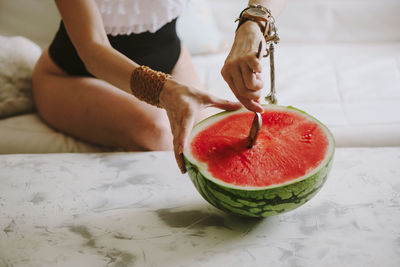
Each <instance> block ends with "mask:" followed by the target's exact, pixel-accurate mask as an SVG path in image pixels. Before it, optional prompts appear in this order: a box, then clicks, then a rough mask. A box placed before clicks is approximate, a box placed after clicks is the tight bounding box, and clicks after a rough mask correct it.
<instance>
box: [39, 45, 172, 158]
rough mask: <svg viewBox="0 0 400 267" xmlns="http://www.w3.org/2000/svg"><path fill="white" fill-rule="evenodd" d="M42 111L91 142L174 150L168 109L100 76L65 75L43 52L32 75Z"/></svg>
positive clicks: (63, 128) (45, 116) (49, 120)
mask: <svg viewBox="0 0 400 267" xmlns="http://www.w3.org/2000/svg"><path fill="white" fill-rule="evenodd" d="M33 89H34V98H35V102H36V106H37V109H38V112H39V114H40V116H41V117H42V118H43V119H44V120H45V121H46V122H47V123H48V124H50V125H51V126H53V127H54V128H56V129H57V130H60V131H62V132H65V133H67V134H70V135H72V136H74V137H77V138H80V139H82V140H85V141H87V142H91V143H95V144H100V145H104V146H108V147H119V148H123V149H125V150H131V151H132V150H170V149H172V134H171V131H170V128H169V123H168V118H167V116H166V114H165V111H164V110H162V109H159V108H156V107H153V106H151V105H149V104H146V103H144V102H141V101H139V100H137V99H136V98H135V97H133V96H132V95H130V94H128V93H126V92H124V91H122V90H120V89H118V88H116V87H114V86H113V85H111V84H109V83H107V82H105V81H102V80H100V79H96V78H91V77H77V76H69V75H67V74H65V73H64V72H63V71H62V70H61V69H60V68H58V67H57V66H56V65H55V64H54V63H53V61H52V60H51V59H50V57H49V55H48V52H47V51H44V53H43V54H42V56H41V58H40V59H39V61H38V63H37V65H36V67H35V70H34V74H33Z"/></svg>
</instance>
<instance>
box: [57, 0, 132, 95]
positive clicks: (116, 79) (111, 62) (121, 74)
mask: <svg viewBox="0 0 400 267" xmlns="http://www.w3.org/2000/svg"><path fill="white" fill-rule="evenodd" d="M55 2H56V5H57V8H58V10H59V12H60V14H61V17H62V19H63V21H64V24H65V28H66V29H67V32H68V35H69V37H70V38H71V41H72V43H73V44H74V46H75V49H76V50H77V52H78V54H79V57H80V58H81V59H82V61H83V62H84V64H85V66H86V68H87V70H88V71H89V72H90V73H92V74H93V75H94V76H96V77H97V78H100V79H102V80H105V81H107V82H109V83H111V84H113V85H114V86H116V87H118V88H120V89H122V90H124V91H126V92H129V93H131V90H130V76H131V74H132V71H133V70H134V69H135V68H137V67H138V64H136V63H135V62H133V61H132V60H130V59H129V58H127V57H126V56H124V55H123V54H121V53H120V52H118V51H117V50H115V49H113V48H112V47H111V45H110V43H109V41H108V38H107V34H106V32H105V30H104V25H103V20H102V18H101V14H100V12H99V10H98V8H97V4H96V3H95V1H94V0H56V1H55Z"/></svg>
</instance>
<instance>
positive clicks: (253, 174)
mask: <svg viewBox="0 0 400 267" xmlns="http://www.w3.org/2000/svg"><path fill="white" fill-rule="evenodd" d="M253 117H254V114H253V113H251V112H246V113H238V114H233V115H231V116H228V117H226V118H223V119H222V120H220V121H218V122H216V123H215V124H212V125H211V126H209V127H208V128H206V129H203V130H202V131H201V132H199V133H198V134H197V136H195V137H194V138H193V140H192V142H191V153H192V154H193V156H194V158H195V159H196V160H198V161H200V162H204V163H206V164H207V166H208V172H209V173H211V174H212V176H213V177H214V178H216V179H219V180H221V181H223V182H225V183H228V184H232V185H236V186H243V187H266V186H271V185H276V184H282V183H285V182H289V181H291V180H293V179H297V178H299V177H302V176H304V175H306V174H307V173H308V172H310V171H311V170H313V169H315V168H316V167H317V166H318V165H319V164H320V163H321V162H322V161H323V160H324V158H325V156H326V153H327V149H328V147H329V140H328V139H327V136H326V133H325V132H324V130H323V129H322V127H321V126H320V125H318V124H317V123H316V122H314V121H311V120H310V119H308V118H307V117H305V116H301V115H300V114H298V113H297V112H294V111H290V110H279V109H277V110H265V111H264V113H263V114H262V121H263V126H262V128H261V131H260V134H259V137H258V139H257V141H256V143H255V145H254V146H253V147H252V148H251V149H248V147H247V146H248V141H247V136H248V133H249V130H250V126H251V122H252V120H253Z"/></svg>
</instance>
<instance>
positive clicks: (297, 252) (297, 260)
mask: <svg viewBox="0 0 400 267" xmlns="http://www.w3.org/2000/svg"><path fill="white" fill-rule="evenodd" d="M0 266H1V267H11V266H12V267H17V266H34V267H36V266H40V267H45V266H52V267H55V266H74V267H77V266H85V267H90V266H96V267H101V266H119V267H122V266H143V267H147V266H149V267H150V266H152V267H158V266H162V267H169V266H174V267H179V266H193V267H200V266H202V267H204V266H218V267H219V266H222V267H223V266H226V267H228V266H229V267H247V266H257V267H258V266H306V267H310V266H324V267H325V266H334V267H337V266H352V267H357V266H379V267H392V266H393V267H398V266H400V147H398V148H364V149H353V148H348V149H337V153H336V156H335V162H334V165H333V169H332V172H331V175H330V176H329V178H328V181H327V183H326V184H325V186H324V188H323V189H322V190H321V191H320V192H319V193H318V194H317V196H316V197H315V198H313V199H312V200H311V201H310V202H308V203H306V204H305V205H304V206H302V207H300V208H298V209H297V210H295V211H292V212H289V213H286V214H282V215H279V216H275V217H270V218H267V219H264V220H246V219H239V218H235V217H232V216H228V215H226V214H224V213H222V212H220V211H219V210H217V209H215V208H214V207H212V206H210V205H209V204H208V203H207V202H205V201H204V200H203V199H202V198H201V197H200V196H199V194H198V193H197V191H196V190H195V188H194V186H193V185H192V184H191V182H190V180H189V178H188V176H187V175H181V174H180V173H179V172H178V169H177V168H176V166H175V163H174V159H173V156H172V154H171V153H167V152H149V153H114V154H52V155H7V156H0Z"/></svg>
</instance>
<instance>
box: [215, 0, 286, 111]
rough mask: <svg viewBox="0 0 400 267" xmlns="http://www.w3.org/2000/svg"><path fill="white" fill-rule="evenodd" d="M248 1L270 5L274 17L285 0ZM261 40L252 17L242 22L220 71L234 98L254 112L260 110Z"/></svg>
mask: <svg viewBox="0 0 400 267" xmlns="http://www.w3.org/2000/svg"><path fill="white" fill-rule="evenodd" d="M248 4H249V5H262V6H264V7H267V8H269V9H270V10H271V13H272V16H273V17H274V18H275V19H276V18H277V17H278V16H279V14H280V13H281V12H282V10H283V8H284V6H285V4H286V0H250V1H249V3H248ZM260 41H262V42H263V43H265V41H264V36H263V34H262V32H261V29H260V26H259V24H258V23H256V22H254V21H251V20H248V21H246V22H245V23H243V24H242V25H241V26H240V27H239V28H238V30H237V32H236V35H235V40H234V42H233V46H232V48H231V51H230V53H229V55H228V57H227V58H226V60H225V64H224V66H223V67H222V70H221V74H222V76H223V78H224V79H225V81H226V82H227V83H228V85H229V87H230V88H231V90H232V92H233V93H234V94H235V96H236V98H237V99H238V100H239V101H240V102H241V103H242V104H243V105H244V106H245V107H246V108H248V109H249V110H252V111H256V112H262V111H263V108H262V107H261V105H260V104H259V103H258V101H259V99H260V97H261V89H262V88H263V86H264V83H263V81H262V79H261V75H260V73H261V72H262V66H261V64H260V60H259V59H258V58H257V57H256V54H257V50H258V46H259V43H260ZM264 47H265V44H264Z"/></svg>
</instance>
